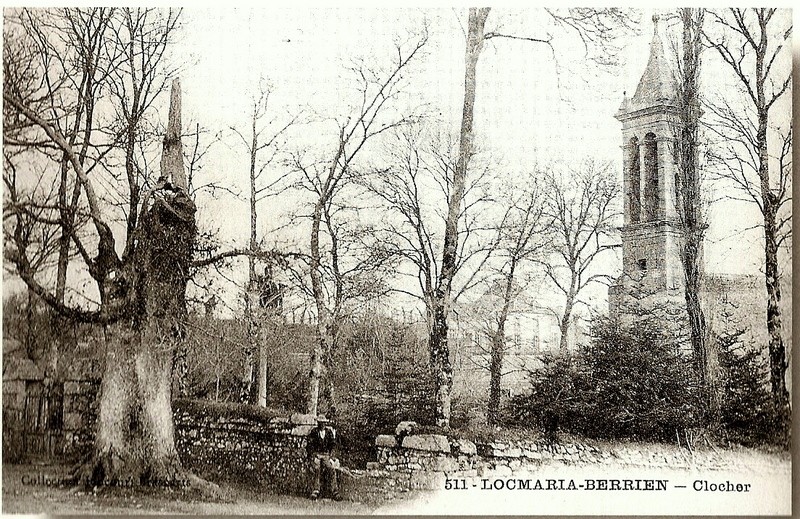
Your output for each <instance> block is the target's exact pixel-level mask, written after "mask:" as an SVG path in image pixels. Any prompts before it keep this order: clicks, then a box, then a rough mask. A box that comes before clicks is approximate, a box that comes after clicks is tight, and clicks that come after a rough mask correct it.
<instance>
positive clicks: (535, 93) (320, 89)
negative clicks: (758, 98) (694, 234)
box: [161, 3, 789, 304]
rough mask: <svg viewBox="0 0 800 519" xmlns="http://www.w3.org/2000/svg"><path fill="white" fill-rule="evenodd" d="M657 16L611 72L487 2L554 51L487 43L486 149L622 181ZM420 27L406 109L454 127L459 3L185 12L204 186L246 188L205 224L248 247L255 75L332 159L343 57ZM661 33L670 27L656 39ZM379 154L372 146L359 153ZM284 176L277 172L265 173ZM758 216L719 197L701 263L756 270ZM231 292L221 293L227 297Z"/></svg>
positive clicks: (206, 216) (365, 56)
mask: <svg viewBox="0 0 800 519" xmlns="http://www.w3.org/2000/svg"><path fill="white" fill-rule="evenodd" d="M652 14H653V10H650V9H646V10H643V11H642V16H641V24H640V31H639V34H638V35H630V36H629V37H627V38H625V40H624V41H623V43H624V52H623V59H622V60H621V61H622V62H621V66H620V67H619V68H617V69H613V70H609V69H606V70H603V69H598V68H597V67H592V66H590V65H587V63H586V62H585V60H583V54H584V52H583V47H582V46H581V45H580V40H578V39H577V38H575V37H574V36H569V35H567V34H566V33H564V32H563V31H557V30H552V28H548V27H547V26H546V20H547V17H546V16H543V14H542V12H541V11H537V10H535V9H526V10H521V9H509V8H497V9H493V10H492V12H491V14H490V16H489V19H488V21H487V29H489V30H494V29H497V30H502V32H504V33H509V34H517V35H523V36H533V37H542V36H544V35H545V34H547V32H548V31H551V32H552V34H553V35H554V36H555V38H554V40H553V46H554V54H555V56H554V55H553V53H551V52H550V50H549V49H548V48H547V47H546V46H544V45H542V44H537V43H532V42H525V41H516V40H508V39H494V40H491V41H490V42H489V43H488V45H487V48H486V49H485V50H484V52H483V54H482V55H481V58H480V62H479V69H478V89H477V101H476V111H475V130H476V134H477V142H478V145H479V146H480V147H481V148H482V149H483V150H485V151H486V152H487V153H489V154H490V155H491V156H492V157H493V158H494V159H496V160H497V161H498V163H499V164H502V168H503V169H504V170H505V171H507V172H508V174H509V175H513V172H514V171H515V170H519V169H524V168H529V167H532V165H533V164H535V163H537V162H539V163H546V162H548V161H552V160H561V161H571V160H578V159H579V158H581V157H593V158H596V159H599V160H608V161H611V162H612V163H613V164H614V167H615V170H616V171H617V173H618V176H619V178H620V179H621V167H622V151H621V149H620V145H621V144H622V143H621V140H622V138H621V124H620V123H619V122H618V121H617V120H616V119H614V114H615V113H616V111H617V108H618V107H619V104H620V102H621V100H622V98H623V92H628V95H632V93H633V92H634V90H635V89H636V85H637V83H638V81H639V78H640V77H641V74H642V72H643V70H644V67H645V64H646V62H647V57H648V55H649V43H650V41H651V39H652V33H653V25H652V21H651V17H652ZM424 24H427V27H428V32H429V37H430V41H429V44H428V45H427V46H426V48H425V55H424V57H423V59H421V60H419V61H418V62H417V63H415V64H414V65H413V66H412V68H411V69H409V71H408V74H409V77H408V78H407V79H408V99H407V102H408V103H409V106H410V105H411V104H414V103H418V104H423V103H424V104H425V105H426V106H427V107H428V108H430V109H432V110H433V112H434V113H436V114H437V115H438V118H439V119H440V120H441V121H442V122H443V124H444V125H446V126H447V127H448V128H449V131H452V132H454V133H457V131H458V126H459V123H460V111H461V103H462V98H463V73H464V72H463V70H464V65H463V60H464V58H463V53H464V35H463V26H464V25H465V24H466V9H465V8H439V9H410V8H409V9H328V8H292V9H286V8H284V9H276V8H269V9H267V8H260V7H258V8H257V7H244V8H236V9H234V8H227V7H225V6H221V5H220V4H216V3H215V4H214V7H213V8H186V9H185V10H184V15H183V22H182V29H181V31H180V35H179V39H178V42H177V43H176V44H175V45H174V46H173V47H172V49H171V51H170V53H171V59H172V60H174V62H175V63H179V64H181V67H182V71H181V74H180V75H181V81H182V90H183V108H184V115H183V119H184V123H187V122H188V121H196V122H199V123H200V124H202V125H203V126H204V127H206V128H208V129H209V130H210V131H211V132H212V133H215V132H218V131H222V132H225V137H224V139H223V142H222V143H220V144H217V145H216V146H215V147H214V148H213V149H212V152H211V153H210V154H209V155H208V159H207V161H206V164H205V166H204V170H203V172H202V173H201V177H200V178H198V179H197V182H203V181H208V180H214V181H218V182H220V183H224V184H226V185H229V186H233V187H234V188H235V189H237V190H238V191H239V192H241V193H242V194H243V196H242V198H241V199H240V200H235V199H233V198H232V197H222V198H220V199H219V200H210V199H208V198H202V199H200V200H199V203H200V204H199V205H200V206H199V211H198V217H199V219H200V222H201V226H203V227H205V228H210V229H218V230H219V236H220V237H221V238H222V240H223V242H224V243H225V245H227V246H245V245H246V243H247V239H248V232H249V216H248V211H249V206H248V202H247V200H246V198H245V196H244V195H245V194H246V193H247V192H248V188H247V175H248V157H247V154H246V152H245V149H244V148H243V147H242V146H241V145H240V144H239V143H237V141H236V138H235V137H234V136H233V134H232V133H231V132H230V131H229V130H228V129H229V127H231V126H233V127H237V128H240V129H242V130H243V131H246V130H247V128H248V125H249V121H248V110H249V108H248V104H249V102H250V99H251V98H252V95H253V94H254V92H255V91H256V89H257V87H258V84H259V79H260V78H265V79H266V80H268V81H269V82H270V84H271V85H272V92H273V93H272V95H271V97H270V113H271V114H273V115H274V116H275V117H276V118H277V120H278V122H280V121H281V120H285V119H281V118H282V117H284V118H285V117H286V114H293V113H297V112H298V111H299V110H300V109H303V110H305V111H307V112H308V113H313V114H315V116H317V117H318V122H317V123H316V124H313V125H308V126H305V127H301V128H298V129H297V131H296V132H294V133H293V134H292V141H291V144H290V147H293V148H308V149H315V148H316V149H318V150H319V152H320V153H324V149H325V148H324V145H322V146H321V144H322V143H325V142H330V141H331V139H333V138H335V136H336V130H337V126H336V124H335V119H336V118H339V119H342V118H343V117H345V116H346V114H347V107H348V103H349V102H351V100H352V93H353V88H354V84H353V81H352V77H353V76H352V75H350V74H349V73H348V71H347V70H346V67H347V65H349V64H350V63H352V60H353V59H362V60H364V62H365V63H375V64H383V63H386V62H387V59H390V57H391V55H392V52H393V51H394V43H395V42H396V41H398V40H402V39H406V38H409V37H410V36H411V35H413V34H414V33H415V32H418V31H419V30H420V28H421V27H422V26H423V25H424ZM662 25H664V24H663V22H662ZM665 32H666V27H662V34H663V33H665ZM665 41H666V40H665ZM667 51H668V53H669V49H667ZM714 67H715V65H714V64H713V61H712V60H709V64H708V66H707V68H706V73H707V77H706V78H705V80H704V86H706V87H711V88H718V87H719V85H720V83H718V81H717V78H718V77H721V76H720V75H719V74H718V72H719V69H715V68H714ZM709 78H711V79H709ZM722 88H725V87H724V86H723V87H722ZM167 103H168V96H163V97H162V99H161V105H162V106H161V110H162V111H163V112H164V113H166V104H167ZM787 106H789V105H788V103H787ZM784 109H785V110H788V108H784ZM184 145H185V146H187V145H188V143H186V142H185V143H184ZM378 152H379V150H374V149H373V150H367V151H366V154H365V155H366V157H369V154H370V153H378ZM284 173H285V171H284V170H282V169H281V168H280V167H276V168H275V169H274V171H272V172H270V174H272V175H282V174H284ZM709 188H710V190H711V189H715V187H714V186H709ZM716 189H717V190H719V188H718V187H717V188H716ZM718 195H719V193H718V192H717V193H715V194H714V195H709V196H712V197H714V198H716V197H717V196H718ZM296 206H297V200H296V199H293V198H290V197H285V198H283V199H280V200H269V201H267V202H264V203H263V204H262V205H261V206H260V217H261V222H262V224H263V225H262V226H260V229H259V234H260V235H264V234H265V233H269V232H270V230H271V229H273V228H275V227H277V226H279V225H280V224H281V223H282V221H283V220H282V218H285V215H286V213H287V212H288V211H290V210H291V209H293V208H294V207H296ZM757 222H758V213H757V210H756V209H755V207H754V206H748V205H743V204H733V203H730V202H727V203H717V204H715V205H714V206H713V207H712V208H711V211H710V225H711V228H710V230H709V232H708V235H707V240H706V255H705V258H706V263H707V265H706V268H707V270H708V271H712V272H731V273H749V274H756V273H758V272H759V268H760V265H761V263H762V262H763V259H762V256H763V255H762V253H761V248H762V245H761V243H762V238H761V236H762V234H761V231H760V230H759V229H756V230H751V231H746V232H745V231H743V229H745V228H747V227H750V226H752V225H754V224H755V223H757ZM278 236H280V240H281V241H284V242H289V243H292V242H295V243H297V245H298V246H303V247H305V245H306V241H307V239H306V237H305V236H304V235H303V234H302V233H297V232H293V233H290V234H287V233H283V234H280V235H278ZM242 267H244V264H242ZM603 268H604V269H606V270H608V271H615V270H618V268H619V258H612V257H609V258H608V264H607V265H605V266H604V267H603ZM245 276H246V269H245V268H240V269H238V271H237V272H235V273H234V274H233V277H234V278H236V279H243V278H244V277H245ZM234 298H235V296H230V297H227V298H226V299H228V301H229V302H230V303H231V304H233V299H234ZM604 298H605V289H604V288H602V289H599V290H596V291H595V294H594V295H593V297H592V299H593V300H594V302H595V303H596V304H603V301H604Z"/></svg>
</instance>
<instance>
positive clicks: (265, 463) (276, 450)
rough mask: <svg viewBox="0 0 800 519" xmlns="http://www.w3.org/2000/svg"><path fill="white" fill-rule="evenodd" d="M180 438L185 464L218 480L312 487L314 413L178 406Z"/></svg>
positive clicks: (285, 487)
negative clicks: (236, 412)
mask: <svg viewBox="0 0 800 519" xmlns="http://www.w3.org/2000/svg"><path fill="white" fill-rule="evenodd" d="M174 417H175V444H176V447H177V449H178V453H179V455H180V457H181V461H182V462H183V463H184V465H185V466H186V467H188V468H190V469H192V470H194V471H196V472H198V473H199V474H201V475H203V476H206V477H209V478H210V479H212V480H220V479H221V478H228V479H233V480H238V481H240V482H245V483H250V484H253V485H268V486H270V487H273V488H275V489H277V490H281V491H285V492H292V493H296V492H306V491H307V488H308V479H307V478H308V474H309V467H308V461H307V457H306V436H307V435H308V433H309V432H311V429H312V428H313V427H314V424H315V423H316V421H315V419H314V417H313V416H310V415H303V414H294V415H292V416H291V417H290V418H285V417H272V418H269V417H258V416H246V417H236V416H224V415H223V416H220V415H216V414H212V413H207V414H201V413H198V412H197V411H196V410H192V409H188V408H182V407H176V409H175V410H174Z"/></svg>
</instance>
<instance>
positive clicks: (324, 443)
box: [306, 415, 342, 501]
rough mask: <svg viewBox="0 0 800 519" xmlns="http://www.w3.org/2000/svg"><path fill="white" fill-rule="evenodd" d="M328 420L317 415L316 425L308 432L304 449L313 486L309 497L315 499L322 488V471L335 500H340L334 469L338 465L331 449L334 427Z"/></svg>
mask: <svg viewBox="0 0 800 519" xmlns="http://www.w3.org/2000/svg"><path fill="white" fill-rule="evenodd" d="M329 424H330V420H328V419H327V418H325V415H320V416H318V417H317V426H316V427H315V428H313V429H312V430H311V432H310V433H309V434H308V441H307V443H306V449H307V451H308V457H309V461H310V463H311V470H312V471H313V472H314V474H313V482H312V484H313V485H314V488H313V489H312V490H311V496H310V497H311V499H317V498H318V497H319V494H320V491H321V490H322V471H323V470H324V471H325V476H326V478H327V480H328V481H329V483H330V489H331V495H332V497H333V499H335V500H336V501H341V499H342V498H341V496H340V495H339V481H338V474H337V473H336V469H337V468H338V465H339V460H337V459H336V458H335V457H334V455H333V451H334V449H335V448H336V444H337V439H336V429H334V428H333V426H331V425H329Z"/></svg>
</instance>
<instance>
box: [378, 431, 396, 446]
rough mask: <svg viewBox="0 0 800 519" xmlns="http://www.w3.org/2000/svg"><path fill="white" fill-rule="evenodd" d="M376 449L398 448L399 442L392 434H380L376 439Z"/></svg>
mask: <svg viewBox="0 0 800 519" xmlns="http://www.w3.org/2000/svg"><path fill="white" fill-rule="evenodd" d="M375 446H376V447H397V440H396V439H395V437H394V436H392V435H391V434H379V435H378V436H377V437H375Z"/></svg>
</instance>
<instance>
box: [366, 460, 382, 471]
mask: <svg viewBox="0 0 800 519" xmlns="http://www.w3.org/2000/svg"><path fill="white" fill-rule="evenodd" d="M380 468H381V464H380V463H378V462H377V461H368V462H367V470H380Z"/></svg>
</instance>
